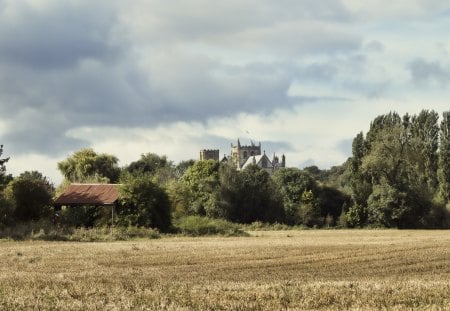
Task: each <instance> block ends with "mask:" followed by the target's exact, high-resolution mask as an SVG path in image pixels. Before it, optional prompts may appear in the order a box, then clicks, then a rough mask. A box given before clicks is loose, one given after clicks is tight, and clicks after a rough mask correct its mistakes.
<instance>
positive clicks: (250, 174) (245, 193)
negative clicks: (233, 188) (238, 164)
mask: <svg viewBox="0 0 450 311" xmlns="http://www.w3.org/2000/svg"><path fill="white" fill-rule="evenodd" d="M239 178H240V183H239V185H240V187H239V189H238V193H239V196H238V197H237V198H238V202H236V204H235V206H234V208H233V213H232V214H231V215H230V219H229V220H231V221H235V222H240V223H251V222H254V221H262V222H270V223H274V222H283V220H284V208H283V198H282V197H281V195H280V194H279V192H278V191H277V190H278V189H277V187H276V185H275V183H274V182H273V180H272V179H271V177H270V175H269V173H267V172H266V171H264V170H262V169H261V168H259V167H258V166H256V165H250V166H248V167H247V168H245V169H244V170H243V171H240V172H239Z"/></svg>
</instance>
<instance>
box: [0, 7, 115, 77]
mask: <svg viewBox="0 0 450 311" xmlns="http://www.w3.org/2000/svg"><path fill="white" fill-rule="evenodd" d="M104 4H106V3H105V2H103V5H102V2H101V1H100V2H94V3H92V2H90V1H77V2H73V3H70V2H69V3H68V2H61V1H44V2H43V3H41V7H39V8H36V7H35V6H33V5H32V4H31V3H28V2H26V1H23V2H22V1H14V2H13V1H11V2H8V3H7V4H6V5H5V4H4V5H3V6H4V7H3V10H2V11H0V61H1V62H15V63H17V64H20V65H24V66H30V67H34V68H36V69H41V70H49V69H52V68H61V67H67V66H73V65H75V64H77V62H78V61H79V60H81V59H84V58H94V59H102V60H105V59H107V58H108V57H116V56H117V54H118V53H119V52H120V49H119V48H118V47H117V46H113V44H112V42H111V41H110V35H111V32H112V27H113V26H114V24H115V21H116V16H115V12H114V10H112V8H113V7H114V5H113V2H111V3H108V4H107V5H104Z"/></svg>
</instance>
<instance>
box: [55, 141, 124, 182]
mask: <svg viewBox="0 0 450 311" xmlns="http://www.w3.org/2000/svg"><path fill="white" fill-rule="evenodd" d="M118 161H119V160H118V159H117V158H116V157H115V156H112V155H109V154H105V153H103V154H97V153H96V152H95V151H94V150H92V149H90V148H88V149H81V150H79V151H77V152H75V153H74V154H73V155H72V156H70V157H68V158H67V159H66V160H64V161H61V162H59V163H58V169H59V170H60V171H61V173H62V174H63V175H64V177H65V178H66V180H68V181H70V182H92V181H96V182H106V183H116V182H117V181H118V179H119V176H120V168H119V167H118V165H117V163H118Z"/></svg>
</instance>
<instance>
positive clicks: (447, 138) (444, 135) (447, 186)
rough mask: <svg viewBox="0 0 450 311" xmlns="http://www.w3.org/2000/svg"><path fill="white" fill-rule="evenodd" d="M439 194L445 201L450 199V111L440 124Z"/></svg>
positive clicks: (445, 114)
mask: <svg viewBox="0 0 450 311" xmlns="http://www.w3.org/2000/svg"><path fill="white" fill-rule="evenodd" d="M438 167H439V169H438V179H439V194H440V197H441V198H442V199H443V200H444V202H449V201H450V111H446V112H444V113H443V115H442V121H441V126H440V145H439V164H438Z"/></svg>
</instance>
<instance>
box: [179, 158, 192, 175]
mask: <svg viewBox="0 0 450 311" xmlns="http://www.w3.org/2000/svg"><path fill="white" fill-rule="evenodd" d="M194 164H195V160H192V159H191V160H186V161H181V162H180V163H178V164H177V165H176V166H175V177H176V178H181V176H183V175H184V173H185V172H186V171H187V170H188V168H190V167H191V166H192V165H194Z"/></svg>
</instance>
